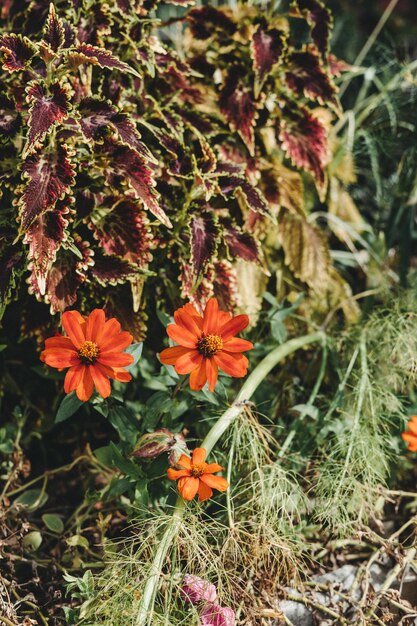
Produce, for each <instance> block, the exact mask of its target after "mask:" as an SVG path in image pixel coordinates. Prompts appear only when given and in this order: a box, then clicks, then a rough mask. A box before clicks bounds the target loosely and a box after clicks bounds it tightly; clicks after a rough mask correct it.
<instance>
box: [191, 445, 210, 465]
mask: <svg viewBox="0 0 417 626" xmlns="http://www.w3.org/2000/svg"><path fill="white" fill-rule="evenodd" d="M206 456H207V452H206V450H205V448H195V450H194V452H193V461H192V463H193V465H201V464H202V463H204V461H205V460H206Z"/></svg>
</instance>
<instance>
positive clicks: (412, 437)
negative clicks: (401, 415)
mask: <svg viewBox="0 0 417 626" xmlns="http://www.w3.org/2000/svg"><path fill="white" fill-rule="evenodd" d="M407 426H408V430H407V431H406V432H405V433H403V434H402V435H401V436H402V438H403V439H404V441H407V442H408V449H409V450H410V452H417V415H412V416H411V420H410V421H409V422H408V424H407Z"/></svg>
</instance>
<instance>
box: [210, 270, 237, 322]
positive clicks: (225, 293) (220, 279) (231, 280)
mask: <svg viewBox="0 0 417 626" xmlns="http://www.w3.org/2000/svg"><path fill="white" fill-rule="evenodd" d="M213 270H214V277H213V278H214V280H213V291H214V296H215V297H216V298H217V300H218V302H219V306H220V308H221V309H223V310H224V311H231V312H234V311H235V309H236V307H237V305H238V290H237V278H236V270H235V269H234V267H233V266H232V264H231V263H230V262H229V261H226V260H224V261H215V262H214V263H213Z"/></svg>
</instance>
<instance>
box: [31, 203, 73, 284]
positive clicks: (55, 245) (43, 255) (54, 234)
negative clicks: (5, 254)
mask: <svg viewBox="0 0 417 626" xmlns="http://www.w3.org/2000/svg"><path fill="white" fill-rule="evenodd" d="M68 210H69V209H68V199H65V198H64V200H62V201H60V200H58V202H57V204H56V206H55V208H54V209H53V210H52V211H47V212H46V213H44V214H43V215H40V216H39V217H38V218H36V220H35V221H34V222H33V223H32V225H31V226H30V227H29V229H28V230H27V231H26V234H25V238H24V243H25V244H28V245H29V250H28V258H29V260H30V261H31V269H32V281H33V282H35V281H36V283H37V286H38V290H39V293H40V294H41V295H44V294H45V290H46V278H47V275H48V272H49V269H50V267H51V265H52V263H53V262H54V261H55V259H56V254H57V251H58V249H59V248H60V246H61V243H62V242H63V240H64V238H65V228H66V226H67V224H68V220H67V219H66V217H65V215H66V214H67V213H68Z"/></svg>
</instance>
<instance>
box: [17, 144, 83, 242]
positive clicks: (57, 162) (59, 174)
mask: <svg viewBox="0 0 417 626" xmlns="http://www.w3.org/2000/svg"><path fill="white" fill-rule="evenodd" d="M22 169H23V172H24V175H25V177H26V178H28V181H27V183H26V186H25V190H24V192H23V198H22V203H21V204H22V207H21V220H22V228H23V230H27V229H28V228H29V226H30V225H31V224H32V222H33V221H34V220H35V219H36V218H37V217H38V216H39V215H41V214H42V213H44V212H45V211H47V210H48V209H49V208H51V207H53V206H54V205H55V203H56V201H57V200H58V199H59V198H60V197H62V196H63V195H64V194H65V193H68V191H69V189H70V187H71V185H72V184H73V182H74V170H73V168H72V165H71V163H70V161H69V158H68V150H67V148H66V146H64V145H61V146H58V147H57V148H56V149H55V150H54V151H51V152H41V151H40V150H38V151H37V152H35V154H33V155H31V156H29V157H28V158H27V159H26V161H24V163H23V168H22Z"/></svg>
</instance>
